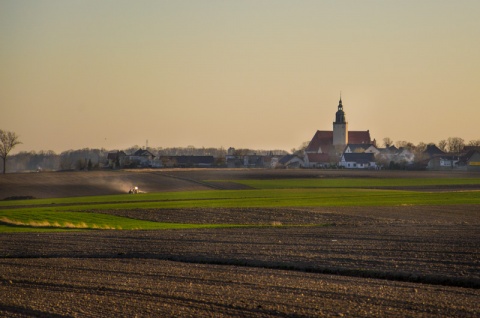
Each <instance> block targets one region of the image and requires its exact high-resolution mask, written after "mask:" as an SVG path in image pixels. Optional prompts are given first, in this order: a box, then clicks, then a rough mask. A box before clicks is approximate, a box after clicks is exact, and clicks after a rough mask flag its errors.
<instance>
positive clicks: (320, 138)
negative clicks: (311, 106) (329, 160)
mask: <svg viewBox="0 0 480 318" xmlns="http://www.w3.org/2000/svg"><path fill="white" fill-rule="evenodd" d="M331 147H333V131H327V130H317V132H316V133H315V135H314V136H313V138H312V140H311V141H310V143H309V144H308V146H307V148H306V149H305V151H306V152H318V149H320V148H322V152H324V153H325V152H328V151H329V150H330V148H331ZM327 148H328V149H327Z"/></svg>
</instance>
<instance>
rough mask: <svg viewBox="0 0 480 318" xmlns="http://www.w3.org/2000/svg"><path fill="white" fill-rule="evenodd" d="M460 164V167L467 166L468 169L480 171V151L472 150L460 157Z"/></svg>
mask: <svg viewBox="0 0 480 318" xmlns="http://www.w3.org/2000/svg"><path fill="white" fill-rule="evenodd" d="M458 165H459V166H460V167H463V166H465V167H466V168H467V169H466V170H467V171H480V151H479V150H470V151H469V152H467V153H466V154H465V155H463V156H462V157H460V160H459V162H458Z"/></svg>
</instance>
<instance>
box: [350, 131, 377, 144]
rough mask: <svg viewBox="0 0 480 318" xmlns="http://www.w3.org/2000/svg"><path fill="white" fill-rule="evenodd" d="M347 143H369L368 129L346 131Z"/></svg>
mask: <svg viewBox="0 0 480 318" xmlns="http://www.w3.org/2000/svg"><path fill="white" fill-rule="evenodd" d="M348 143H349V144H371V143H372V140H371V139H370V131H369V130H366V131H349V132H348Z"/></svg>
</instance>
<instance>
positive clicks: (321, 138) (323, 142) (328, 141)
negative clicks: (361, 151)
mask: <svg viewBox="0 0 480 318" xmlns="http://www.w3.org/2000/svg"><path fill="white" fill-rule="evenodd" d="M348 143H349V144H371V143H372V141H371V139H370V131H369V130H366V131H349V132H348ZM332 147H333V131H331V130H330V131H327V130H317V132H316V133H315V135H314V136H313V138H312V140H311V141H310V143H309V144H308V146H307V148H306V149H305V151H306V152H313V153H316V152H318V149H319V148H321V149H322V153H328V152H330V149H331V148H332Z"/></svg>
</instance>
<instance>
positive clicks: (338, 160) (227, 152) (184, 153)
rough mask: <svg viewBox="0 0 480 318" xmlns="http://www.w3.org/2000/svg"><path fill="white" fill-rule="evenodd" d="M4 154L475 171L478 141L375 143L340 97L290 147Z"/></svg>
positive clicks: (83, 164)
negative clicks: (354, 126)
mask: <svg viewBox="0 0 480 318" xmlns="http://www.w3.org/2000/svg"><path fill="white" fill-rule="evenodd" d="M10 134H12V136H15V137H17V136H16V135H15V134H13V133H11V132H10ZM16 142H18V141H16ZM20 143H21V142H20ZM10 149H11V148H10ZM6 154H8V152H7V153H6ZM6 154H5V155H4V156H2V158H3V159H4V160H3V164H4V169H3V170H2V171H3V172H5V171H7V170H8V172H29V171H30V172H31V171H36V172H41V171H71V170H77V171H79V170H80V171H89V170H99V169H145V168H151V169H162V168H264V169H352V170H362V169H363V170H434V171H435V170H458V171H480V140H472V141H470V142H469V143H468V144H465V143H464V141H463V139H461V138H458V137H453V138H448V140H441V141H440V142H439V143H438V145H437V144H434V143H428V144H426V143H419V144H417V145H414V144H412V143H410V142H406V141H397V142H396V143H394V142H393V141H392V140H391V139H390V138H383V141H382V143H381V144H380V143H379V142H377V140H376V139H375V138H372V137H371V135H370V130H349V129H348V122H347V120H346V113H345V110H344V105H343V102H342V99H341V97H340V100H339V103H338V106H337V111H336V113H335V115H334V122H333V128H332V130H317V131H316V132H314V134H313V137H312V138H311V140H309V141H306V142H304V143H303V144H302V145H301V146H300V147H299V148H298V149H292V150H291V152H287V151H285V150H252V149H235V148H234V147H230V148H228V149H224V148H223V147H221V148H195V147H193V146H188V147H174V148H152V147H148V140H147V143H146V145H145V146H143V147H140V146H138V145H137V146H133V147H130V148H129V149H124V150H114V151H109V150H106V149H103V148H102V149H89V148H86V149H79V150H69V151H64V152H62V153H61V154H55V153H54V152H53V151H46V152H45V151H41V152H38V153H37V152H20V153H17V154H15V155H11V156H9V158H8V162H6ZM5 163H6V164H5Z"/></svg>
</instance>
